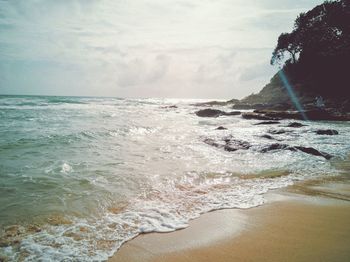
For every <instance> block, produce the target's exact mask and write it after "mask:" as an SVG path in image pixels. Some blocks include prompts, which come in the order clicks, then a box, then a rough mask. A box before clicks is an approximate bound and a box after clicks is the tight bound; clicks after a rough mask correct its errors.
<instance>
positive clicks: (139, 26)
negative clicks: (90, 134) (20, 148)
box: [0, 0, 321, 98]
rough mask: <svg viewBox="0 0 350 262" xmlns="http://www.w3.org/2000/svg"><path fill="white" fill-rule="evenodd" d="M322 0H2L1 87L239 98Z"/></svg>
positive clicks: (267, 71) (264, 74)
mask: <svg viewBox="0 0 350 262" xmlns="http://www.w3.org/2000/svg"><path fill="white" fill-rule="evenodd" d="M320 2H321V1H320V0H308V1H306V0H293V1H292V0H286V1H277V0H266V1H258V0H252V1H245V0H217V1H209V0H192V1H190V0H188V1H187V0H133V1H131V0H129V1H127V0H120V1H113V0H61V1H57V0H13V1H0V92H1V93H24V94H26V93H27V94H30V93H40V94H58V95H72V94H74V95H79V94H80V95H103V96H109V95H110V96H127V97H159V96H161V97H198V98H209V97H213V98H231V97H243V96H245V95H248V94H249V93H251V92H253V91H255V92H256V91H258V90H259V89H260V88H261V87H262V86H263V85H264V84H265V83H266V82H267V81H268V80H269V78H270V77H271V76H272V74H273V70H274V69H273V68H271V67H269V65H268V63H269V59H270V55H271V52H272V50H273V48H274V45H275V43H276V39H277V37H278V35H279V34H280V33H281V32H283V31H289V30H290V29H291V27H292V25H293V20H294V18H295V17H296V15H297V14H298V13H300V12H301V11H305V10H307V9H310V8H311V7H313V6H314V5H316V4H317V3H320Z"/></svg>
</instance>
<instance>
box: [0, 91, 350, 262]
mask: <svg viewBox="0 0 350 262" xmlns="http://www.w3.org/2000/svg"><path fill="white" fill-rule="evenodd" d="M193 102H195V101H193V100H192V101H190V100H175V99H118V98H91V97H44V96H0V227H1V231H2V239H5V240H6V241H7V242H6V243H5V244H2V245H1V246H2V247H0V254H1V255H2V256H4V257H8V258H9V259H10V260H15V261H16V260H25V261H38V260H40V259H41V260H50V259H51V260H54V261H93V260H95V261H96V260H97V261H101V260H106V259H107V258H108V256H110V255H111V254H113V252H114V251H116V250H117V249H118V248H119V247H120V245H121V244H122V243H124V242H125V241H127V240H128V239H130V238H132V237H134V236H136V235H137V234H139V233H142V232H152V231H158V232H169V231H173V230H176V229H180V228H184V227H186V226H187V224H188V221H189V220H190V219H193V218H195V217H198V216H199V215H200V214H201V213H204V212H208V211H210V210H215V209H220V208H249V207H254V206H257V205H261V204H263V203H264V201H265V200H264V195H263V194H264V193H266V192H267V191H268V190H271V189H274V188H280V187H284V186H287V185H290V184H292V183H293V182H295V181H297V180H303V179H309V178H313V177H316V176H329V175H336V174H338V173H339V171H338V170H337V169H336V168H335V166H334V165H333V164H332V161H334V160H341V159H345V158H346V156H347V155H348V153H349V151H350V142H349V139H348V138H349V134H350V125H349V123H348V122H342V123H341V122H338V123H337V122H305V123H306V124H307V126H306V127H302V128H300V129H293V128H286V127H285V125H286V124H288V123H289V121H282V123H281V124H280V125H279V126H277V127H276V126H275V127H272V126H262V125H253V124H254V123H256V122H257V121H254V120H244V119H242V118H241V117H240V116H228V117H220V118H214V119H206V118H199V117H197V116H196V115H195V114H194V112H195V111H196V110H198V108H196V107H194V106H192V105H191V104H192V103H193ZM174 104H176V105H177V108H166V106H169V105H174ZM220 125H223V126H225V127H227V128H228V130H224V131H218V130H216V127H217V126H220ZM271 128H283V129H289V130H290V131H291V132H289V133H285V134H281V135H276V137H277V138H278V139H280V140H283V142H281V143H286V144H289V145H303V146H312V147H314V148H316V149H318V150H321V151H325V152H327V153H330V154H332V155H334V158H333V159H334V160H332V161H327V160H325V159H323V158H320V157H315V156H311V155H307V154H305V153H302V152H292V151H276V152H269V153H260V151H259V149H261V148H262V147H263V146H266V145H268V144H271V143H273V142H276V141H269V140H266V139H263V138H261V137H260V136H261V135H262V134H266V133H267V131H268V130H269V129H271ZM318 128H327V129H328V128H331V129H336V130H338V131H339V135H337V136H318V135H315V133H314V131H315V130H316V129H318ZM227 135H232V136H233V137H235V138H236V139H239V140H243V141H247V142H249V143H250V144H251V145H252V147H251V148H250V149H249V150H238V151H236V152H226V151H222V150H219V149H217V148H214V147H211V146H209V145H207V144H205V143H204V142H203V141H204V139H206V138H212V139H220V138H221V137H222V136H227ZM269 171H274V172H281V174H289V175H283V176H281V177H277V178H274V179H271V178H264V177H261V178H256V177H259V174H261V172H269ZM252 174H255V176H254V177H255V178H251V179H241V178H242V176H247V177H249V175H252ZM14 225H15V226H14ZM33 225H35V228H36V230H33ZM10 226H12V229H13V228H15V231H16V233H15V235H14V234H12V235H11V234H10V233H9V228H10ZM15 240H16V241H15Z"/></svg>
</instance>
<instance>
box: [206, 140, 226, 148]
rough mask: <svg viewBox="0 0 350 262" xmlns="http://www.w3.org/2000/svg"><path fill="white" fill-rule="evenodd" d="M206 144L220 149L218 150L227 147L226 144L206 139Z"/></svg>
mask: <svg viewBox="0 0 350 262" xmlns="http://www.w3.org/2000/svg"><path fill="white" fill-rule="evenodd" d="M204 143H206V144H208V145H210V146H214V147H218V148H221V147H224V146H225V144H222V143H221V144H220V143H218V142H216V141H215V140H214V139H212V138H206V139H204Z"/></svg>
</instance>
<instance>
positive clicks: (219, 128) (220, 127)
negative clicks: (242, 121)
mask: <svg viewBox="0 0 350 262" xmlns="http://www.w3.org/2000/svg"><path fill="white" fill-rule="evenodd" d="M216 130H227V128H226V127H223V126H219V127H218V128H216Z"/></svg>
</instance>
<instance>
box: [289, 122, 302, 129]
mask: <svg viewBox="0 0 350 262" xmlns="http://www.w3.org/2000/svg"><path fill="white" fill-rule="evenodd" d="M302 126H306V125H304V124H302V123H299V122H291V123H289V124H288V125H287V127H295V128H299V127H302Z"/></svg>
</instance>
